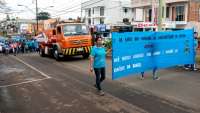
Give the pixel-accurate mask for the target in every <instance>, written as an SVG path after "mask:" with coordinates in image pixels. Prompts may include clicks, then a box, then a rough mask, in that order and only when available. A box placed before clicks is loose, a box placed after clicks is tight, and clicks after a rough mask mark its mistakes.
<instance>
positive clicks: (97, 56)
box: [90, 37, 107, 96]
mask: <svg viewBox="0 0 200 113" xmlns="http://www.w3.org/2000/svg"><path fill="white" fill-rule="evenodd" d="M106 54H107V52H106V49H105V48H104V47H103V42H102V38H101V37H97V38H96V39H95V46H93V47H92V50H91V53H90V71H91V72H93V71H94V72H95V75H96V84H95V87H96V88H97V89H98V92H99V94H100V95H101V96H103V95H104V92H103V91H102V88H101V83H102V82H103V81H104V80H105V78H106V69H105V67H106Z"/></svg>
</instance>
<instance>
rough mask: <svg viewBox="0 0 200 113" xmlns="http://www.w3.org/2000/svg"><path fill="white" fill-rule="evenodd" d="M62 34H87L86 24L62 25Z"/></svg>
mask: <svg viewBox="0 0 200 113" xmlns="http://www.w3.org/2000/svg"><path fill="white" fill-rule="evenodd" d="M63 33H64V36H71V35H88V33H89V32H88V29H87V27H86V25H79V24H74V25H65V26H64V27H63Z"/></svg>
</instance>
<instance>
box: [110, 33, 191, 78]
mask: <svg viewBox="0 0 200 113" xmlns="http://www.w3.org/2000/svg"><path fill="white" fill-rule="evenodd" d="M112 48H113V49H112V79H118V78H121V77H125V76H128V75H131V74H135V73H140V72H144V71H148V70H152V69H153V68H157V69H162V68H168V67H172V66H176V65H184V64H193V63H194V38H193V30H181V31H174V32H127V33H112Z"/></svg>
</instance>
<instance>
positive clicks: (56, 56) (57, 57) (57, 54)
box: [53, 49, 61, 61]
mask: <svg viewBox="0 0 200 113" xmlns="http://www.w3.org/2000/svg"><path fill="white" fill-rule="evenodd" d="M53 56H54V58H55V59H56V60H57V61H59V60H60V59H61V58H60V56H59V53H58V50H57V49H55V50H54V51H53Z"/></svg>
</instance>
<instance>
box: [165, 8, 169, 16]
mask: <svg viewBox="0 0 200 113" xmlns="http://www.w3.org/2000/svg"><path fill="white" fill-rule="evenodd" d="M166 18H169V7H167V8H166Z"/></svg>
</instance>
